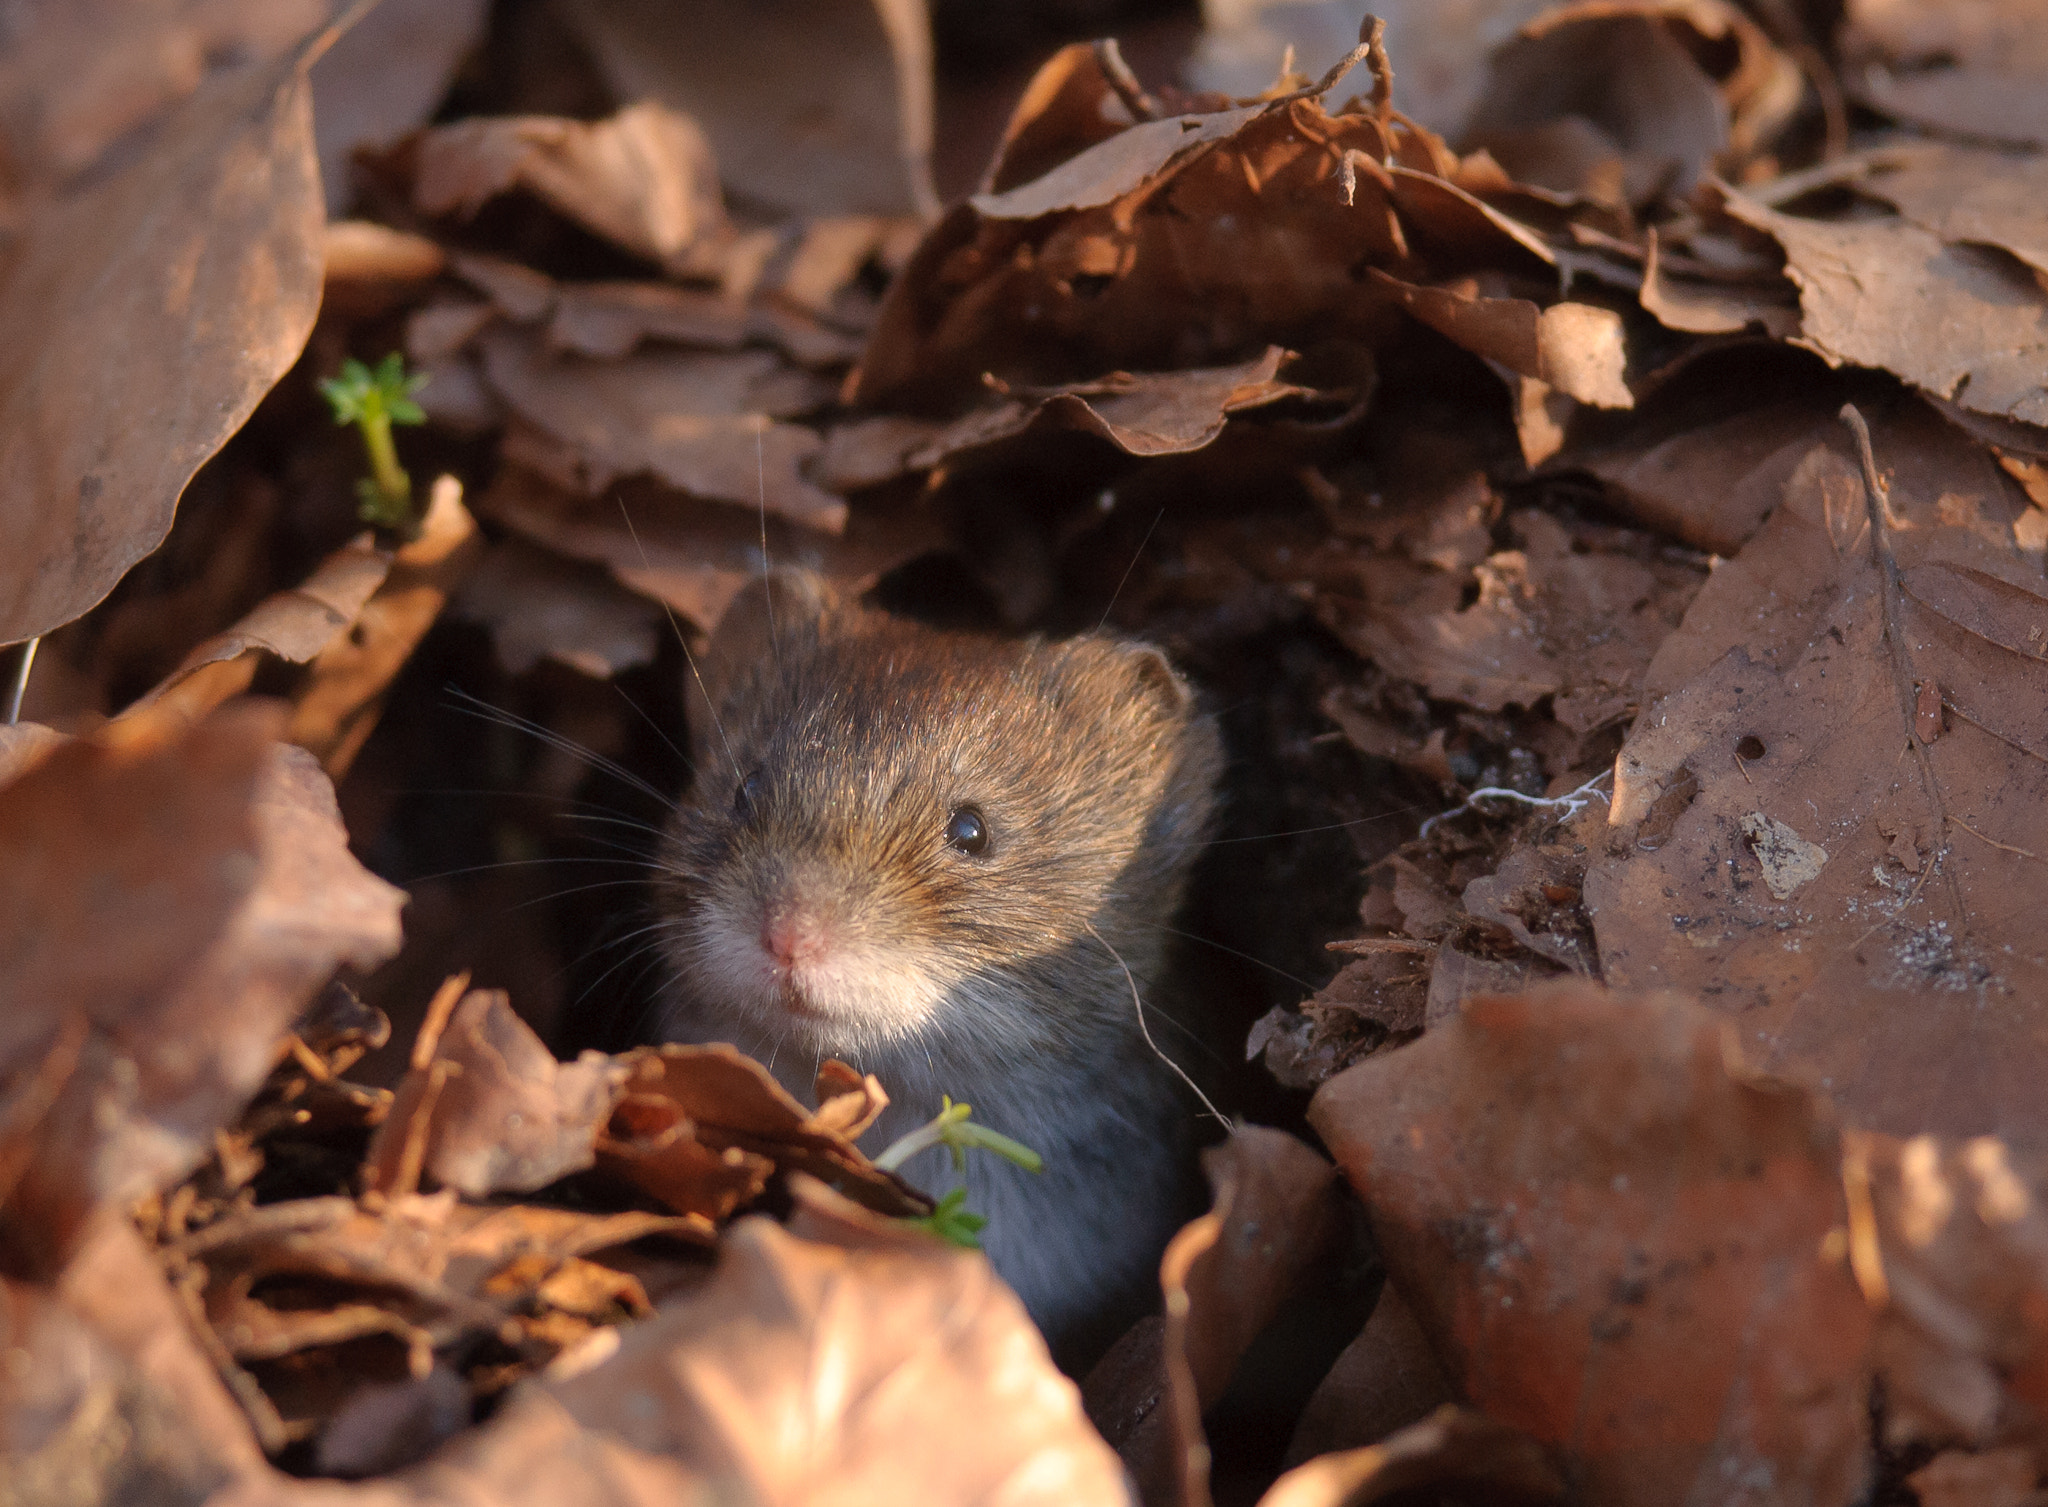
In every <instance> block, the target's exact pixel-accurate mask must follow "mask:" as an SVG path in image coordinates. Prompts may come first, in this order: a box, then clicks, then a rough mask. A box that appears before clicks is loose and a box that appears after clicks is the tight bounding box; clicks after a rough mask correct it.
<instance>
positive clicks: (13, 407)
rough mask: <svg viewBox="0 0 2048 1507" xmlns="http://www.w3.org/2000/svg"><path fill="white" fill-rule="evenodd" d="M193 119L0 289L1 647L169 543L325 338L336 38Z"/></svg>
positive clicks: (85, 207) (71, 217) (184, 116)
mask: <svg viewBox="0 0 2048 1507" xmlns="http://www.w3.org/2000/svg"><path fill="white" fill-rule="evenodd" d="M326 35H327V34H325V33H323V35H322V36H321V37H316V38H314V39H313V40H312V41H310V42H308V43H306V44H304V45H302V46H300V47H298V48H296V49H294V50H293V51H292V52H291V53H290V54H289V55H288V56H286V57H283V58H281V59H279V60H278V61H276V62H274V63H265V64H262V65H261V66H256V67H251V68H248V69H245V70H241V71H238V72H236V73H233V74H231V75H228V76H226V77H223V78H221V79H220V80H218V81H216V82H214V83H211V84H209V85H207V86H206V87H205V88H203V89H201V90H200V92H199V93H198V94H197V95H195V96H194V97H193V98H192V99H191V100H189V101H187V102H186V104H184V105H183V106H182V107H181V108H180V109H179V110H178V112H177V114H176V116H175V117H174V118H173V119H171V120H170V121H169V122H167V123H166V125H165V127H164V129H163V131H162V133H161V134H160V135H158V136H157V138H156V139H155V140H154V141H153V142H152V143H151V145H150V146H149V148H148V150H146V151H145V152H143V154H142V155H141V156H140V157H139V158H137V159H136V160H135V161H134V162H132V163H130V164H129V165H128V166H127V167H125V168H124V169H123V170H121V171H119V172H117V173H114V174H113V175H112V176H110V177H106V178H102V179H100V180H98V181H97V182H94V183H92V184H90V185H89V186H87V187H86V188H84V189H83V190H81V191H80V192H79V193H77V194H75V195H73V196H71V197H70V198H67V199H65V200H63V201H61V202H59V203H57V204H56V205H54V206H52V207H51V208H49V209H48V210H46V211H44V212H42V213H40V214H38V215H37V216H36V217H35V219H34V222H33V224H32V225H31V226H30V227H29V229H28V230H27V232H26V233H25V235H24V238H23V241H22V244H21V246H20V248H19V251H18V253H17V255H16V256H15V258H14V260H13V262H12V265H11V266H10V268H9V269H8V274H7V277H6V280H5V282H4V284H0V346H4V348H5V349H6V350H7V351H9V352H10V353H11V354H10V359H9V361H8V363H7V369H6V372H5V373H4V375H0V472H4V473H5V474H6V475H8V476H9V477H12V478H14V481H13V483H12V484H11V485H10V486H9V487H8V489H7V497H6V501H5V502H4V503H0V535H4V536H5V537H6V538H7V540H8V564H7V567H6V569H5V570H4V571H0V642H11V641H13V640H15V639H22V638H29V637H32V636H34V635H36V634H39V633H45V632H47V631H49V630H50V629H52V628H54V627H56V626H58V625H59V624H61V623H64V622H68V621H69V620H70V619H72V618H74V617H76V616H78V615H79V614H80V613H81V612H83V611H85V610H86V609H87V608H88V607H90V606H92V605H93V604H94V603H95V602H97V601H99V599H100V598H101V597H103V596H105V595H106V593H107V592H108V591H109V590H110V589H111V588H112V587H113V585H114V583H115V582H116V581H117V580H119V579H120V578H121V575H122V574H123V573H124V572H125V571H126V570H127V569H128V567H129V566H131V565H133V564H134V563H135V562H136V561H137V560H139V559H141V558H142V557H143V556H144V555H146V554H148V553H149V552H150V551H151V550H153V549H155V548H156V547H157V545H158V544H160V543H161V542H162V541H163V538H164V535H165V534H166V533H167V532H168V531H169V529H170V526H171V518H172V515H173V513H174V512H175V511H176V507H177V499H178V494H179V493H180V492H181V491H183V490H184V486H185V483H186V482H187V481H188V480H189V479H190V478H191V476H192V473H193V472H194V471H195V470H197V469H198V467H199V464H200V463H201V462H202V461H204V460H205V459H206V458H207V457H208V456H209V455H211V454H212V453H213V452H214V451H215V450H217V449H218V448H219V447H220V446H221V444H222V443H223V442H224V441H225V440H226V439H227V437H228V436H229V435H231V434H233V433H234V432H235V431H236V430H237V429H239V428H240V427H241V426H242V422H243V421H244V420H245V419H247V418H248V416H249V414H250V413H251V411H253V410H254V408H255V407H256V403H257V400H258V399H259V398H261V397H262V396H263V394H264V393H265V392H267V391H268V390H269V389H270V387H271V385H272V384H273V383H275V382H276V381H277V379H278V378H279V377H281V376H282V375H284V373H285V371H286V369H287V368H289V367H290V366H291V364H292V362H293V361H295V360H296V359H297V358H298V354H299V350H300V348H301V347H302V346H304V344H305V343H306V337H307V334H308V333H309V332H310V331H311V330H312V327H313V317H314V314H315V313H316V312H317V310H318V307H319V300H320V281H321V255H322V253H321V236H320V229H321V223H322V216H321V208H320V184H319V179H318V175H317V167H316V164H315V162H314V158H313V125H312V114H311V108H310V104H309V91H308V87H307V83H306V68H307V67H308V66H309V64H310V63H311V61H312V59H313V58H314V57H315V56H317V55H318V53H319V51H320V48H321V47H322V46H323V45H324V40H325V36H326Z"/></svg>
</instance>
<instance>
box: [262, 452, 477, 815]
mask: <svg viewBox="0 0 2048 1507" xmlns="http://www.w3.org/2000/svg"><path fill="white" fill-rule="evenodd" d="M482 552H483V537H482V536H481V535H480V534H479V533H478V532H477V527H476V520H475V519H474V518H472V517H470V515H469V509H467V508H465V507H464V506H463V505H462V484H461V483H460V482H458V481H456V479H455V478H454V477H452V476H442V477H437V478H436V479H435V481H434V485H433V489H432V491H430V492H429V493H428V497H427V507H426V513H425V516H424V517H422V518H421V520H420V531H419V536H418V537H417V538H415V539H412V540H409V541H408V542H407V543H405V544H403V545H401V546H399V548H398V550H397V552H396V554H394V555H393V557H392V560H391V569H390V571H389V573H388V574H387V575H386V576H385V578H384V580H383V582H382V583H381V584H380V585H379V586H378V587H377V589H376V590H375V591H374V592H372V593H371V595H370V598H369V600H368V601H366V602H364V603H363V605H362V608H361V610H360V611H359V612H358V613H357V614H356V620H355V623H354V624H353V625H352V627H351V629H350V631H349V632H348V633H346V634H340V635H336V636H335V637H333V638H331V639H329V640H328V642H327V645H326V647H325V648H323V649H322V650H321V651H320V652H319V653H318V654H317V655H315V656H314V659H313V663H312V667H311V669H310V671H309V672H308V674H307V676H306V679H305V681H304V683H303V684H301V685H300V686H299V687H298V689H297V690H296V691H295V692H294V693H293V696H292V718H291V723H290V725H289V726H288V727H287V729H286V736H287V737H289V738H290V739H291V741H292V742H294V743H296V744H298V745H299V746H300V747H301V748H304V749H308V750H310V751H311V752H312V753H313V755H314V756H315V757H316V758H318V759H319V761H320V764H321V767H322V768H324V769H326V770H327V772H328V773H329V774H331V775H333V776H334V777H335V778H337V779H338V778H340V777H341V776H342V775H343V774H345V773H346V772H347V770H348V767H349V765H350V764H352V763H353V762H354V761H355V756H356V754H357V753H358V752H359V751H360V750H361V748H362V746H363V741H364V740H365V739H366V738H368V737H369V736H370V733H371V731H372V730H373V729H374V728H375V727H376V726H377V718H378V717H379V715H381V713H382V712H383V709H384V696H385V693H386V692H387V691H389V690H390V688H391V682H392V681H393V680H394V679H396V678H397V676H398V672H399V671H400V670H401V669H403V668H404V667H405V662H406V660H407V659H409V658H411V656H412V651H413V650H414V649H416V648H418V647H419V643H420V640H421V639H423V638H425V637H426V635H427V630H428V629H429V628H431V627H433V625H434V620H435V619H436V618H437V617H439V616H440V614H441V609H442V608H443V607H444V606H446V605H447V602H448V597H449V594H450V593H451V592H453V591H454V590H455V588H456V587H457V586H458V585H459V584H461V582H462V580H463V578H464V577H465V576H466V575H468V573H469V571H470V569H471V567H472V566H473V565H474V564H475V563H476V559H477V556H478V555H480V554H481V553H482Z"/></svg>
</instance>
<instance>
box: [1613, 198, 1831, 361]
mask: <svg viewBox="0 0 2048 1507" xmlns="http://www.w3.org/2000/svg"><path fill="white" fill-rule="evenodd" d="M1644 242H1645V245H1644V252H1643V285H1642V287H1640V288H1639V289H1637V290H1636V298H1637V300H1638V301H1639V302H1640V303H1641V304H1642V306H1643V307H1644V308H1645V309H1647V310H1648V311H1649V312H1650V313H1651V314H1652V315H1653V316H1655V318H1656V320H1657V322H1658V323H1659V324H1661V325H1663V326H1664V327H1665V328H1666V329H1670V330H1683V331H1685V332H1687V333H1688V334H1694V335H1733V334H1737V333H1739V332H1741V331H1744V330H1748V329H1751V328H1752V327H1754V328H1756V329H1760V330H1761V331H1763V333H1764V334H1766V335H1769V336H1770V337H1771V338H1772V339H1774V340H1789V339H1791V338H1792V337H1793V336H1794V335H1797V334H1798V333H1799V307H1798V301H1797V299H1796V298H1795V296H1794V295H1793V291H1792V287H1791V285H1790V284H1789V283H1787V282H1786V281H1785V279H1784V278H1782V277H1779V276H1777V275H1775V272H1774V273H1773V275H1771V276H1769V277H1767V278H1763V279H1752V278H1732V277H1725V276H1724V277H1718V278H1706V277H1698V276H1694V277H1687V276H1684V275H1682V274H1681V273H1679V272H1678V271H1677V270H1675V269H1674V268H1673V266H1672V265H1671V263H1672V258H1671V257H1670V256H1668V255H1667V254H1665V252H1664V250H1663V242H1662V240H1661V239H1660V238H1659V236H1658V234H1657V229H1656V227H1655V226H1651V227H1650V229H1649V230H1648V231H1647V232H1646V233H1645V237H1644Z"/></svg>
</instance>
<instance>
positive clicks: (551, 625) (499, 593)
mask: <svg viewBox="0 0 2048 1507" xmlns="http://www.w3.org/2000/svg"><path fill="white" fill-rule="evenodd" d="M451 610H452V611H453V612H454V613H455V615H456V616H458V617H465V618H469V619H472V620H474V621H477V622H481V623H483V624H484V625H485V626H487V627H488V628H489V629H490V630H491V642H492V643H493V644H495V645H496V646H497V650H498V662H499V663H500V664H502V665H503V666H504V667H505V668H506V669H507V670H508V671H510V672H511V673H512V674H514V675H523V674H525V673H526V672H527V671H528V670H530V669H532V668H533V667H534V666H535V665H536V664H538V663H539V662H540V661H541V660H543V659H552V660H555V661H556V662H558V663H560V664H565V665H567V666H569V667H570V668H571V669H572V670H575V671H576V672H577V673H578V674H582V675H588V676H589V677H590V678H591V679H593V680H610V679H611V678H612V677H613V676H615V675H617V674H619V672H620V671H622V670H629V669H632V668H633V667H634V666H636V665H644V664H648V663H651V662H652V661H653V659H654V653H655V648H656V646H657V644H658V642H659V640H660V638H661V636H662V634H664V633H665V632H667V630H668V624H667V623H666V622H665V621H664V620H663V619H662V616H661V613H660V611H659V609H657V608H656V607H655V605H654V604H653V603H652V602H649V601H648V600H647V599H646V598H645V597H641V596H636V595H634V594H633V593H631V592H629V591H627V590H626V589H625V588H623V587H622V586H620V585H618V584H617V583H616V582H614V581H613V580H612V579H611V577H609V576H607V575H606V574H605V573H604V572H603V571H601V570H598V569H596V568H595V567H593V566H588V565H583V564H580V563H578V562H574V561H569V560H564V559H562V558H560V557H559V556H557V555H552V554H549V553H548V552H547V551H545V550H542V549H539V548H537V547H536V546H534V545H531V544H528V543H527V542H526V541H525V540H523V539H506V540H504V541H502V542H501V543H498V544H495V545H493V546H492V547H491V550H490V553H489V554H487V555H485V556H484V558H483V563H482V564H481V565H479V566H478V567H477V568H476V570H475V571H474V572H473V573H472V574H471V575H470V577H469V579H468V580H466V581H464V582H463V583H462V589H461V590H460V591H459V592H458V593H457V595H456V597H455V600H454V602H453V604H452V607H451Z"/></svg>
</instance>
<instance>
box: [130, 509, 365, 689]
mask: <svg viewBox="0 0 2048 1507" xmlns="http://www.w3.org/2000/svg"><path fill="white" fill-rule="evenodd" d="M390 572H391V555H390V554H389V553H388V552H387V551H385V550H380V549H378V548H377V547H376V545H375V543H374V542H373V541H372V539H371V537H370V535H368V534H364V535H361V536H360V537H358V538H356V539H354V540H352V541H350V542H349V543H348V544H345V545H343V546H342V547H341V548H340V549H338V550H336V551H335V552H334V553H333V554H331V555H329V556H328V557H327V558H326V559H325V560H323V561H321V562H320V566H319V568H318V569H317V570H315V571H314V572H313V574H312V575H310V576H308V577H307V578H306V580H305V581H304V583H302V584H301V585H298V586H294V587H292V588H291V589H290V590H288V591H280V592H278V593H276V594H275V595H273V596H268V597H265V598H264V599H263V600H262V601H261V602H258V603H257V604H256V606H255V607H253V608H251V609H250V610H249V612H248V613H247V614H245V615H244V616H243V618H242V620H241V621H240V622H238V623H236V624H235V625H234V626H233V627H231V628H228V629H226V630H225V631H223V632H220V633H216V634H215V635H214V636H213V637H212V638H209V639H208V640H207V641H206V642H205V643H203V644H201V645H199V647H198V648H196V649H194V650H193V651H192V652H191V653H190V654H188V655H186V656H185V659H184V662H183V663H181V664H180V665H179V666H178V668H177V669H175V670H173V671H172V672H171V673H170V674H169V675H167V676H165V677H164V679H163V680H162V682H160V683H159V684H158V685H157V686H156V687H155V688H154V689H153V690H151V691H150V692H149V693H148V694H147V695H146V696H144V697H142V698H141V700H139V701H138V702H137V703H136V707H137V708H140V707H146V706H150V705H153V704H155V703H157V702H159V701H160V700H162V699H163V698H165V697H167V696H168V697H172V698H174V700H173V704H174V705H176V706H177V707H178V708H179V709H180V710H182V711H184V712H185V713H186V714H187V715H190V716H199V715H202V714H204V713H205V712H207V711H210V710H211V709H212V708H214V707H216V706H218V705H220V704H221V702H223V701H225V700H227V698H228V697H230V696H233V695H236V694H238V693H239V692H241V691H244V690H246V689H248V687H249V683H250V682H251V681H252V680H253V679H254V678H255V675H256V667H257V664H258V660H257V655H258V654H259V653H266V654H271V655H274V656H275V657H277V658H278V659H281V660H283V661H285V662H286V663H287V664H295V665H296V664H304V663H306V661H308V660H310V659H312V658H313V657H314V656H315V655H317V654H319V653H320V651H321V650H323V649H325V648H326V647H327V646H328V645H329V644H331V643H332V642H334V640H335V638H336V636H337V635H339V634H341V633H342V632H344V631H346V630H347V629H348V627H349V626H350V625H351V624H353V623H354V622H355V621H356V619H357V617H358V616H359V615H360V614H361V613H362V610H363V607H364V604H365V603H367V602H368V601H369V600H370V597H371V595H372V594H373V593H374V592H375V591H376V590H377V588H378V587H380V586H382V585H383V584H384V578H385V577H386V576H387V575H389V574H390Z"/></svg>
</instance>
